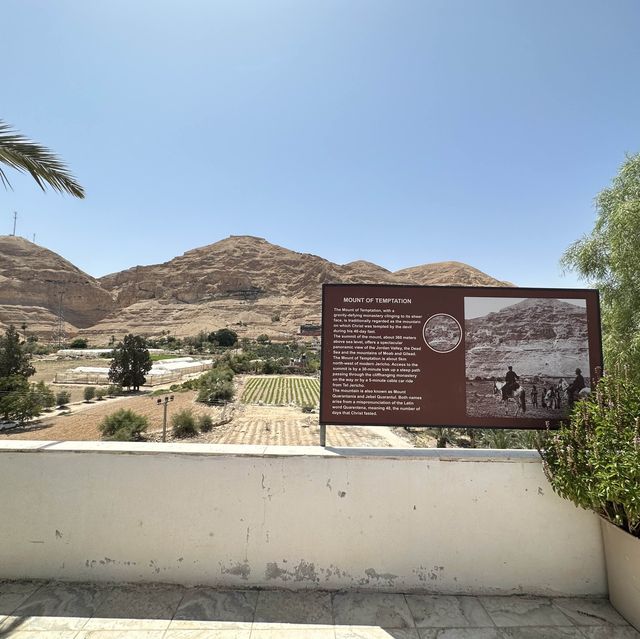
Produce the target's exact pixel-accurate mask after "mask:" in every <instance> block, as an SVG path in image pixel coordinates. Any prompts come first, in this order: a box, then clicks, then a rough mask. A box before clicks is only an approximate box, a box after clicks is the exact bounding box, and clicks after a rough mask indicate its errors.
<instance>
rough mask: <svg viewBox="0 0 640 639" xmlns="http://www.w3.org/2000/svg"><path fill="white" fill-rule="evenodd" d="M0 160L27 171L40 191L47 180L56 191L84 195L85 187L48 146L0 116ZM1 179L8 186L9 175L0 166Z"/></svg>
mask: <svg viewBox="0 0 640 639" xmlns="http://www.w3.org/2000/svg"><path fill="white" fill-rule="evenodd" d="M0 164H5V165H7V166H10V167H11V168H13V169H16V170H17V171H21V172H22V173H29V174H30V175H31V177H32V178H33V179H34V180H35V181H36V183H37V184H38V186H39V187H40V188H41V189H42V190H43V191H44V190H45V186H46V185H47V184H48V185H49V186H50V187H51V188H52V189H54V190H56V191H58V192H59V193H69V194H70V195H73V196H75V197H78V198H83V197H84V189H83V188H82V186H80V184H78V182H77V181H76V179H75V178H74V177H73V175H72V174H71V172H70V171H69V169H68V168H67V166H66V165H65V164H64V162H62V161H61V160H60V159H59V158H58V157H57V156H56V155H55V154H54V153H53V152H52V151H51V150H49V149H48V148H47V147H45V146H42V145H40V144H38V143H36V142H33V140H30V139H29V138H26V137H24V136H23V135H21V134H20V133H18V132H17V131H14V130H13V129H12V128H11V126H10V125H8V124H7V123H6V122H4V121H3V120H0ZM0 183H2V184H3V185H4V187H5V188H11V183H10V182H9V178H8V177H7V175H6V173H5V172H4V171H3V169H2V168H1V167H0Z"/></svg>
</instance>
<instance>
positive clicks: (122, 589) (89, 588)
mask: <svg viewBox="0 0 640 639" xmlns="http://www.w3.org/2000/svg"><path fill="white" fill-rule="evenodd" d="M0 637H13V638H15V639H38V638H41V639H136V638H140V639H232V638H238V639H276V638H282V639H385V638H386V639H632V638H635V639H640V633H638V632H636V631H635V630H634V629H633V628H631V627H630V626H629V625H628V624H627V623H626V622H625V620H624V619H623V618H622V617H620V615H618V614H617V613H616V611H615V610H614V609H613V608H612V607H611V605H610V604H609V602H608V601H607V600H605V599H572V598H559V599H548V598H544V597H453V596H435V595H414V594H410V595H403V594H383V593H364V592H342V593H328V592H316V591H314V592H288V591H272V590H262V591H257V590H216V589H213V588H184V587H181V586H170V585H162V586H161V585H154V586H132V585H122V586H118V585H113V584H109V585H99V584H68V583H32V582H0Z"/></svg>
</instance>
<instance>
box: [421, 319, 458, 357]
mask: <svg viewBox="0 0 640 639" xmlns="http://www.w3.org/2000/svg"><path fill="white" fill-rule="evenodd" d="M422 336H423V337H424V341H425V342H426V344H427V346H428V347H429V348H430V349H431V350H433V351H435V352H436V353H450V352H451V351H452V350H454V349H455V348H456V347H457V346H458V344H460V340H462V327H461V326H460V324H459V323H458V320H457V319H456V318H455V317H452V316H451V315H447V314H446V313H438V314H436V315H432V316H431V317H430V318H429V319H428V320H427V321H426V322H425V323H424V327H423V329H422Z"/></svg>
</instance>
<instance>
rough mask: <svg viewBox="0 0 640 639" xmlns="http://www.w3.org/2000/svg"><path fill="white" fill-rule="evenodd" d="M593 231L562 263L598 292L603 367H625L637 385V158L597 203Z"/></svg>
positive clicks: (639, 204)
mask: <svg viewBox="0 0 640 639" xmlns="http://www.w3.org/2000/svg"><path fill="white" fill-rule="evenodd" d="M595 204H596V211H597V217H596V222H595V226H594V228H593V230H592V231H591V233H590V234H589V235H585V236H584V237H582V238H581V239H579V240H578V241H577V242H574V243H573V244H572V245H571V246H570V247H569V248H568V249H567V251H566V252H565V254H564V256H563V258H562V263H563V265H564V266H565V267H566V268H568V269H571V270H575V271H577V273H578V274H579V275H580V276H581V277H582V278H584V279H586V280H587V281H589V282H590V283H591V284H592V285H594V286H596V287H597V288H598V289H600V294H601V309H602V327H603V345H604V349H605V361H606V362H614V361H615V362H623V363H625V364H627V366H628V367H629V374H630V376H631V377H632V378H633V379H635V380H636V381H640V277H639V275H638V264H640V153H639V154H636V155H633V156H630V157H628V158H627V160H626V161H625V163H624V164H623V165H622V166H621V167H620V171H619V172H618V175H617V176H616V177H615V178H614V180H613V182H612V184H611V186H610V187H609V188H606V189H604V190H603V191H602V192H601V193H600V194H599V195H598V196H597V197H596V200H595Z"/></svg>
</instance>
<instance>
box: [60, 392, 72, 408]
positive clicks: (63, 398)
mask: <svg viewBox="0 0 640 639" xmlns="http://www.w3.org/2000/svg"><path fill="white" fill-rule="evenodd" d="M70 400H71V393H70V392H69V391H66V390H63V391H59V392H58V394H57V395H56V406H58V407H60V408H62V407H63V406H66V405H67V404H68V403H69V401H70Z"/></svg>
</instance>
